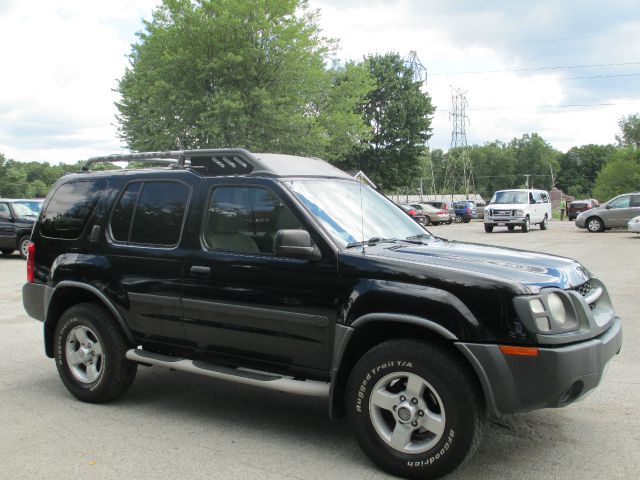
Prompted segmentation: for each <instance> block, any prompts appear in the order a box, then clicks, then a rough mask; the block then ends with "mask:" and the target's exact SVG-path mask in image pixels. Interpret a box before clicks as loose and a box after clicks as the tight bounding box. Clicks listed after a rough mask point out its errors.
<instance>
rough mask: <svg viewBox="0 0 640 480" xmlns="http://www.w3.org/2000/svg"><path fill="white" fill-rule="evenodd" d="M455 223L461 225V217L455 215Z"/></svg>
mask: <svg viewBox="0 0 640 480" xmlns="http://www.w3.org/2000/svg"><path fill="white" fill-rule="evenodd" d="M455 221H456V223H462V216H461V215H456V218H455Z"/></svg>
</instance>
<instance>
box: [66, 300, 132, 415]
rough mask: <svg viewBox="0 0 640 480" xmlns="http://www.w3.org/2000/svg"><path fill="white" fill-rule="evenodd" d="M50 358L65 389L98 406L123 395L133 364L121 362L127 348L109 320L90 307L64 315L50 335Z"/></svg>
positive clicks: (120, 334)
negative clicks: (53, 360)
mask: <svg viewBox="0 0 640 480" xmlns="http://www.w3.org/2000/svg"><path fill="white" fill-rule="evenodd" d="M53 341H54V346H53V348H54V358H55V360H56V366H57V367H58V373H59V374H60V378H61V379H62V382H63V383H64V385H65V387H67V389H68V390H69V391H70V392H71V393H72V394H73V395H74V396H76V397H77V398H78V399H79V400H82V401H84V402H92V403H100V402H105V401H107V400H111V399H112V398H115V397H117V396H118V395H120V394H122V393H124V392H125V391H126V390H127V389H128V388H129V387H130V386H131V383H132V382H133V379H134V378H135V376H136V370H137V364H136V363H134V362H130V361H129V360H127V359H126V358H125V354H126V352H127V350H128V349H129V348H130V346H129V345H128V342H127V339H126V338H125V336H124V334H123V333H122V331H121V330H120V328H119V327H118V326H117V325H116V324H115V322H114V319H113V317H112V316H111V315H110V314H109V313H107V312H106V311H105V310H104V309H103V308H101V307H99V306H97V305H95V304H93V303H80V304H78V305H74V306H73V307H71V308H69V309H68V310H67V311H65V312H64V313H63V314H62V316H61V317H60V320H59V321H58V324H57V325H56V329H55V334H54V338H53Z"/></svg>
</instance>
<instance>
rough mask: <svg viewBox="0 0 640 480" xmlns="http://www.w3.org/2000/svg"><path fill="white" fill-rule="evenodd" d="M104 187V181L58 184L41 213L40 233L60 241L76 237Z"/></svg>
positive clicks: (82, 228)
mask: <svg viewBox="0 0 640 480" xmlns="http://www.w3.org/2000/svg"><path fill="white" fill-rule="evenodd" d="M106 185H107V182H106V180H80V181H77V182H69V183H65V184H63V185H60V186H59V187H58V189H57V190H56V191H55V192H54V194H53V196H52V197H51V200H50V201H49V205H47V208H46V210H45V211H44V212H43V213H42V216H41V219H40V233H41V234H42V235H43V236H45V237H49V238H60V239H64V240H74V239H76V238H78V237H80V234H81V233H82V231H83V230H84V227H85V226H86V224H87V221H88V220H89V218H90V217H91V214H92V213H93V211H94V210H95V208H96V205H97V204H98V200H100V195H101V193H102V192H103V191H104V189H105V187H106Z"/></svg>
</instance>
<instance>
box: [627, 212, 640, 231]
mask: <svg viewBox="0 0 640 480" xmlns="http://www.w3.org/2000/svg"><path fill="white" fill-rule="evenodd" d="M627 228H628V229H629V231H630V232H633V233H640V215H638V216H637V217H635V218H632V219H631V220H629V223H628V224H627Z"/></svg>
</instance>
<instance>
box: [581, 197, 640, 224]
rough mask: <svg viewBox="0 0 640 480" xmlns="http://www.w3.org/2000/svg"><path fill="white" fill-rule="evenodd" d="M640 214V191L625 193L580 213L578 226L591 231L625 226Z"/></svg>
mask: <svg viewBox="0 0 640 480" xmlns="http://www.w3.org/2000/svg"><path fill="white" fill-rule="evenodd" d="M638 215H640V192H634V193H624V194H622V195H618V196H617V197H615V198H612V199H611V200H609V201H608V202H606V203H604V204H603V205H600V206H599V207H596V208H592V209H591V210H587V211H586V212H582V213H580V214H578V216H577V217H576V222H575V223H576V227H578V228H586V229H587V230H589V231H590V232H604V231H605V230H609V229H611V228H624V227H626V226H627V224H628V222H629V220H631V219H632V218H634V217H637V216H638Z"/></svg>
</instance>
